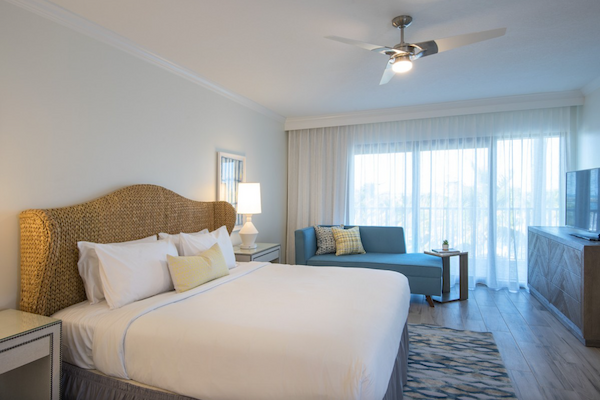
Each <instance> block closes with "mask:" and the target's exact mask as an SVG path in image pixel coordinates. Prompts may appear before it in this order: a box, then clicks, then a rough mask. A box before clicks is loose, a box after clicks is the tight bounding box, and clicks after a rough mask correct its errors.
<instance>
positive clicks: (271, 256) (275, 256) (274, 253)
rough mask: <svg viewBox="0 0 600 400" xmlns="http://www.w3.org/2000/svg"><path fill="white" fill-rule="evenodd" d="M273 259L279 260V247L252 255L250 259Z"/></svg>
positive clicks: (269, 260) (266, 260)
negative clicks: (252, 257) (258, 254)
mask: <svg viewBox="0 0 600 400" xmlns="http://www.w3.org/2000/svg"><path fill="white" fill-rule="evenodd" d="M275 260H277V261H279V248H277V249H275V250H273V251H270V252H268V253H266V254H262V255H260V256H258V257H254V259H253V260H252V261H264V262H273V261H275Z"/></svg>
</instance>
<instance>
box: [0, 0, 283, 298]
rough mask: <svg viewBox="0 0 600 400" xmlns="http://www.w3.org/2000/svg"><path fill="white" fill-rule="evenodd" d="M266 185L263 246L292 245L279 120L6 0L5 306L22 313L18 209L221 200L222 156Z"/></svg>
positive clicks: (1, 270) (1, 181)
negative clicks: (155, 196) (238, 159)
mask: <svg viewBox="0 0 600 400" xmlns="http://www.w3.org/2000/svg"><path fill="white" fill-rule="evenodd" d="M217 151H228V152H232V153H237V154H243V155H245V156H246V157H247V180H248V181H250V182H260V183H261V188H262V201H263V210H264V211H263V214H260V215H256V216H254V218H253V221H254V223H255V225H256V226H257V228H258V230H259V231H260V233H259V237H258V240H259V241H264V242H281V243H284V241H285V237H284V235H285V212H286V192H287V189H286V185H287V178H286V176H287V172H286V168H287V167H286V166H287V162H286V157H287V155H286V154H287V139H286V135H285V134H284V130H283V123H282V122H280V121H274V120H272V119H269V118H268V117H266V116H264V115H262V114H259V113H257V112H255V111H251V110H250V109H248V108H245V107H243V106H241V105H239V104H237V103H235V102H232V101H230V100H228V99H226V98H224V97H221V96H220V95H218V94H216V93H214V92H212V91H209V90H207V89H204V88H202V87H200V86H198V85H195V84H193V83H191V82H189V81H186V80H184V79H182V78H179V77H177V76H175V75H173V74H171V73H169V72H167V71H165V70H162V69H160V68H158V67H156V66H153V65H151V64H149V63H146V62H144V61H141V60H139V59H137V58H135V57H133V56H131V55H128V54H126V53H124V52H122V51H120V50H117V49H115V48H112V47H110V46H108V45H105V44H103V43H100V42H98V41H96V40H93V39H91V38H89V37H87V36H84V35H82V34H79V33H76V32H74V31H71V30H69V29H67V28H65V27H63V26H61V25H58V24H56V23H54V22H51V21H49V20H46V19H44V18H41V17H38V16H37V15H34V14H31V13H29V12H27V11H25V10H22V9H20V8H17V7H15V6H13V5H10V4H8V3H6V2H3V1H0V309H3V308H14V307H17V304H18V303H17V302H18V292H19V287H20V283H19V280H20V276H19V221H18V214H19V212H20V211H22V210H25V209H28V208H51V207H62V206H69V205H73V204H77V203H80V202H83V201H87V200H91V199H94V198H97V197H100V196H102V195H104V194H107V193H109V192H111V191H113V190H116V189H118V188H121V187H123V186H126V185H130V184H136V183H151V184H156V185H161V186H164V187H166V188H168V189H171V190H173V191H175V192H177V193H179V194H181V195H183V196H185V197H188V198H191V199H195V200H204V201H211V200H215V199H216V153H217Z"/></svg>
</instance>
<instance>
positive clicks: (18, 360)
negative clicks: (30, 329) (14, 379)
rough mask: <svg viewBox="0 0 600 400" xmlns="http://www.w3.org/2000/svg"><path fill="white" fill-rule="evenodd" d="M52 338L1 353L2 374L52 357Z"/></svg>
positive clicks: (0, 369)
mask: <svg viewBox="0 0 600 400" xmlns="http://www.w3.org/2000/svg"><path fill="white" fill-rule="evenodd" d="M50 345H51V343H50V337H48V336H46V337H42V338H39V339H37V340H34V341H32V342H29V343H27V344H22V345H19V346H17V347H13V348H11V349H8V350H6V351H3V352H1V353H0V374H3V373H5V372H8V371H11V370H13V369H15V368H18V367H20V366H22V365H25V364H29V363H30V362H33V361H35V360H39V359H40V358H42V357H46V356H49V355H50Z"/></svg>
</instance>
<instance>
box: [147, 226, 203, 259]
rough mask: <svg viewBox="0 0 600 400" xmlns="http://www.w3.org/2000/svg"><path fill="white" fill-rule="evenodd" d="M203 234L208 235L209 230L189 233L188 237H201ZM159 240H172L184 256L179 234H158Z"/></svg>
mask: <svg viewBox="0 0 600 400" xmlns="http://www.w3.org/2000/svg"><path fill="white" fill-rule="evenodd" d="M203 233H208V229H202V230H201V231H200V232H194V233H188V234H187V235H200V234H203ZM158 238H159V239H160V240H170V241H171V242H173V244H174V245H175V247H177V251H178V252H179V254H183V250H181V241H180V239H179V233H176V234H174V235H172V234H170V233H164V232H160V233H159V234H158Z"/></svg>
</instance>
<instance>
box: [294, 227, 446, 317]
mask: <svg viewBox="0 0 600 400" xmlns="http://www.w3.org/2000/svg"><path fill="white" fill-rule="evenodd" d="M344 228H346V229H349V228H352V226H346V227H344ZM359 231H360V238H361V241H362V245H363V247H364V249H365V251H366V253H365V254H351V255H341V256H336V255H335V253H330V254H322V255H316V252H317V236H316V233H315V229H314V227H312V226H311V227H308V228H304V229H298V230H297V231H296V232H295V244H296V264H300V265H312V266H334V267H355V268H376V269H386V270H391V271H396V272H400V273H401V274H404V275H405V276H406V277H407V278H408V282H409V285H410V291H411V293H412V294H422V295H425V297H426V298H427V301H428V303H429V305H430V306H431V307H433V301H432V299H431V296H440V295H441V294H442V259H441V258H440V257H435V256H430V255H427V254H423V253H407V252H406V243H405V240H404V229H403V228H401V227H395V226H394V227H391V226H359Z"/></svg>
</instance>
